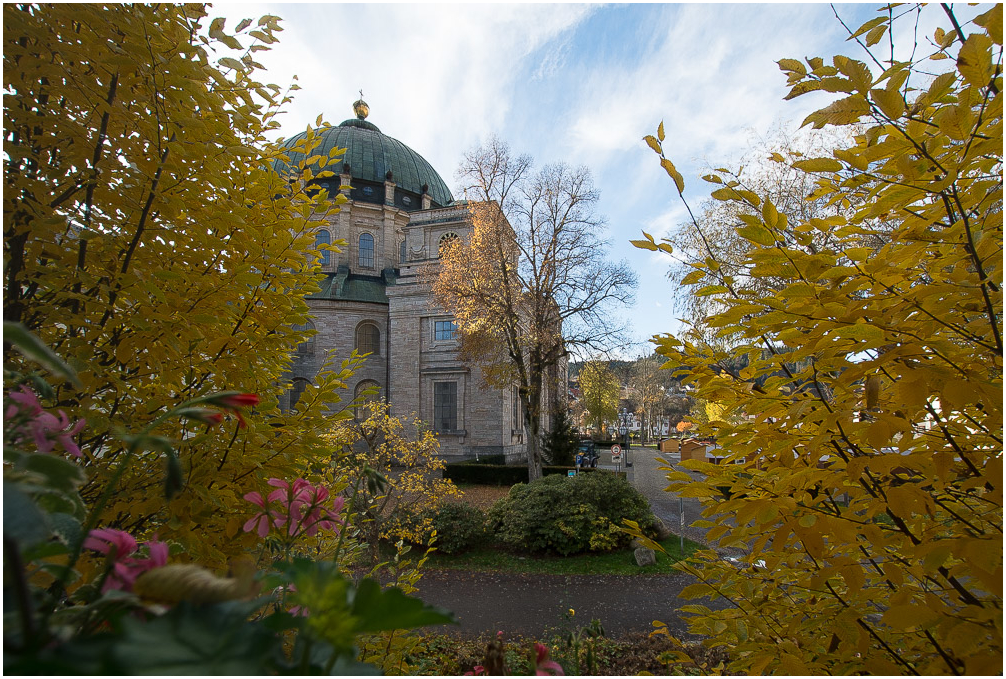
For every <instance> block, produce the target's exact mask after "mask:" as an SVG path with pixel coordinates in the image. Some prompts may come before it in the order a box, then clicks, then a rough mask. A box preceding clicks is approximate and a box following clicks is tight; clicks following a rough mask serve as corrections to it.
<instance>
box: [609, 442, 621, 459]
mask: <svg viewBox="0 0 1006 679" xmlns="http://www.w3.org/2000/svg"><path fill="white" fill-rule="evenodd" d="M611 461H612V462H621V461H622V446H620V445H618V444H617V443H616V444H615V445H613V446H612V447H611Z"/></svg>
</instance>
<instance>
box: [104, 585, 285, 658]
mask: <svg viewBox="0 0 1006 679" xmlns="http://www.w3.org/2000/svg"><path fill="white" fill-rule="evenodd" d="M255 606H257V602H253V603H249V602H227V603H225V604H215V605H212V606H193V605H191V604H188V603H184V602H183V603H180V604H178V605H176V606H175V607H173V608H172V609H171V610H170V611H168V612H167V613H165V614H164V615H162V616H159V617H156V618H152V619H150V620H148V621H142V620H139V619H137V618H132V617H127V618H124V619H123V621H122V638H121V640H120V641H119V642H118V643H116V644H115V645H114V646H113V648H112V655H113V656H114V658H115V660H116V661H117V662H118V663H119V664H120V665H121V667H122V669H123V673H125V674H159V675H178V674H203V675H228V674H243V675H256V674H268V673H269V672H268V666H267V660H268V659H269V658H271V657H273V656H274V655H275V654H279V653H281V652H282V649H281V640H280V638H279V637H277V636H276V635H274V634H273V633H272V632H271V631H269V630H268V629H267V628H266V627H265V626H264V625H261V624H254V623H250V622H248V621H247V617H248V616H249V615H250V614H251V613H252V611H253V610H254V608H255Z"/></svg>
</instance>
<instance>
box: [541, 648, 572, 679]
mask: <svg viewBox="0 0 1006 679" xmlns="http://www.w3.org/2000/svg"><path fill="white" fill-rule="evenodd" d="M534 650H535V660H534V667H535V672H534V673H535V675H536V676H541V677H548V676H553V675H565V674H566V673H565V672H563V671H562V666H561V665H560V664H559V663H557V662H555V661H554V660H549V659H548V647H547V646H545V645H544V644H539V643H535V645H534ZM546 670H551V672H546Z"/></svg>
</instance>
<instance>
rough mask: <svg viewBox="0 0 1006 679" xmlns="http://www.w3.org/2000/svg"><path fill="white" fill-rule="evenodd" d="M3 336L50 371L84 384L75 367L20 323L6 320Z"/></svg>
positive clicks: (78, 385) (75, 383) (77, 384)
mask: <svg viewBox="0 0 1006 679" xmlns="http://www.w3.org/2000/svg"><path fill="white" fill-rule="evenodd" d="M3 338H4V341H5V342H10V343H11V344H12V345H14V346H15V347H16V348H17V350H18V351H20V352H21V353H22V354H24V355H25V356H26V357H27V358H29V359H31V360H33V361H35V362H36V363H38V364H39V365H41V366H43V367H44V368H46V369H47V370H49V372H51V373H53V374H54V375H57V376H59V377H64V378H66V379H67V380H68V381H69V382H70V383H71V384H73V385H74V386H75V387H78V388H80V387H81V386H82V385H81V383H80V380H78V379H77V373H76V372H75V371H74V369H73V368H71V367H70V366H68V365H67V364H66V363H64V362H63V359H61V358H60V357H59V356H57V355H56V353H55V352H54V351H53V350H52V349H50V348H49V347H47V346H46V345H45V344H43V343H42V340H40V339H39V338H38V337H36V336H35V335H34V334H33V333H32V332H30V331H29V330H28V329H27V328H25V327H24V326H23V325H21V324H20V323H14V322H11V321H4V322H3Z"/></svg>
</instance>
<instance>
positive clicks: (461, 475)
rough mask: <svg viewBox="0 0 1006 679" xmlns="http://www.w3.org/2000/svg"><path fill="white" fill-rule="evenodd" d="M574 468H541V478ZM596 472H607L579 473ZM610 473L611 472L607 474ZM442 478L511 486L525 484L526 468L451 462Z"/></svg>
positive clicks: (584, 471)
mask: <svg viewBox="0 0 1006 679" xmlns="http://www.w3.org/2000/svg"><path fill="white" fill-rule="evenodd" d="M573 469H575V468H574V467H542V469H541V472H542V476H551V475H554V474H561V475H562V476H568V475H569V472H570V471H572V470H573ZM596 471H602V472H603V471H608V470H605V469H600V470H598V469H596V468H586V469H580V470H579V473H581V474H582V473H590V472H596ZM609 473H612V472H609ZM618 475H619V476H621V477H625V472H619V473H618ZM444 478H445V479H450V480H451V481H453V482H454V483H473V484H478V485H486V486H512V485H514V484H516V483H527V482H528V475H527V467H526V466H513V467H506V466H501V465H495V464H472V463H470V462H452V463H450V464H448V465H447V466H446V467H445V468H444Z"/></svg>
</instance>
